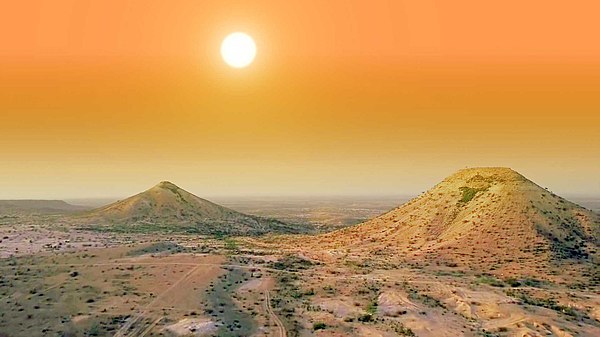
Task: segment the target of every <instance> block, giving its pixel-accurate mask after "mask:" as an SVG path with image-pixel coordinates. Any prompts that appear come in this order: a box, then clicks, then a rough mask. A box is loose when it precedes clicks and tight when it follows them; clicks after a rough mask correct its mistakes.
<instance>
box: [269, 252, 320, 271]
mask: <svg viewBox="0 0 600 337" xmlns="http://www.w3.org/2000/svg"><path fill="white" fill-rule="evenodd" d="M314 265H315V263H313V262H311V261H309V260H306V259H303V258H301V257H299V256H296V255H286V256H284V257H283V258H281V259H279V260H278V261H276V262H273V263H271V264H270V265H269V267H270V268H273V269H278V270H287V271H299V270H306V269H309V268H311V267H312V266H314Z"/></svg>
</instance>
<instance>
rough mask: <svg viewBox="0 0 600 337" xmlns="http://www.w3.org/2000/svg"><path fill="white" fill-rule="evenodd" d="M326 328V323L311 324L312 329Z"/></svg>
mask: <svg viewBox="0 0 600 337" xmlns="http://www.w3.org/2000/svg"><path fill="white" fill-rule="evenodd" d="M325 328H327V324H325V323H323V322H317V323H315V324H313V330H314V331H317V330H323V329H325Z"/></svg>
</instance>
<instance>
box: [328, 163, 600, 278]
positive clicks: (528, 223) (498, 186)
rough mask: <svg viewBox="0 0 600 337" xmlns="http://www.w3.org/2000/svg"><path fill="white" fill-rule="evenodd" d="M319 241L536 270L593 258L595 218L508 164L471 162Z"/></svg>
mask: <svg viewBox="0 0 600 337" xmlns="http://www.w3.org/2000/svg"><path fill="white" fill-rule="evenodd" d="M321 242H322V243H326V242H329V243H330V244H333V245H334V246H335V247H337V248H340V247H343V249H350V250H352V249H355V250H358V251H369V252H371V253H375V254H386V253H390V254H397V253H402V255H403V256H406V257H407V258H408V259H417V260H418V259H419V258H423V259H426V260H429V261H432V262H437V263H440V262H441V263H447V264H456V263H458V264H462V265H469V266H473V267H478V266H479V267H481V268H482V269H489V268H490V267H492V269H495V268H499V267H500V266H502V265H504V266H506V265H513V266H518V267H523V268H534V269H535V268H538V267H541V266H543V265H545V264H547V263H548V262H558V261H563V260H573V259H575V260H578V261H588V260H591V259H594V258H595V257H597V254H598V253H597V252H598V247H599V246H600V220H599V217H598V215H597V214H595V213H593V212H592V211H589V210H587V209H584V208H583V207H580V206H578V205H576V204H574V203H571V202H569V201H567V200H565V199H563V198H561V197H559V196H556V195H554V194H553V193H551V192H549V191H547V190H545V189H543V188H541V187H540V186H538V185H536V184H535V183H533V182H531V181H529V180H528V179H526V178H525V177H523V176H522V175H520V174H519V173H517V172H515V171H513V170H511V169H508V168H472V169H464V170H460V171H458V172H457V173H455V174H453V175H451V176H450V177H448V178H446V179H445V180H443V181H442V182H441V183H439V184H437V185H436V186H434V187H433V188H432V189H431V190H429V191H427V192H426V193H424V194H422V195H421V196H419V197H417V198H415V199H413V200H411V201H409V202H408V203H406V204H404V205H402V206H400V207H398V208H396V209H394V210H392V211H390V212H388V213H386V214H383V215H381V216H379V217H377V218H374V219H372V220H369V221H367V222H365V223H362V224H360V225H357V226H354V227H350V228H347V229H343V230H340V231H337V232H333V233H331V234H327V235H324V236H323V239H322V241H321ZM534 269H532V270H534Z"/></svg>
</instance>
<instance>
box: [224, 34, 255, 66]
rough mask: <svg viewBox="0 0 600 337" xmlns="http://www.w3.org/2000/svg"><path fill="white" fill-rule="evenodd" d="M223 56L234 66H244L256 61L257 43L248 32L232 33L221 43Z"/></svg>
mask: <svg viewBox="0 0 600 337" xmlns="http://www.w3.org/2000/svg"><path fill="white" fill-rule="evenodd" d="M221 56H223V60H225V62H226V63H227V64H228V65H230V66H232V67H234V68H244V67H246V66H248V65H249V64H250V63H252V61H254V58H255V57H256V44H254V40H253V39H252V37H251V36H250V35H248V34H246V33H240V32H236V33H231V34H229V35H227V37H226V38H225V40H223V43H221Z"/></svg>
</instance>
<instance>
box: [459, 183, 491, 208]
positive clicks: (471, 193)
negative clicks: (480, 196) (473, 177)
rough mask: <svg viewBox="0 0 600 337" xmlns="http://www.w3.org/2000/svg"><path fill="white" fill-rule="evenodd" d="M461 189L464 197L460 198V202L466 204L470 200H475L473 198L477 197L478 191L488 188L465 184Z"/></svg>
mask: <svg viewBox="0 0 600 337" xmlns="http://www.w3.org/2000/svg"><path fill="white" fill-rule="evenodd" d="M460 191H461V192H462V198H461V199H460V202H461V203H465V204H466V203H468V202H469V201H471V200H473V198H475V195H477V193H479V192H484V191H487V188H473V187H468V186H463V187H461V188H460Z"/></svg>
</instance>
